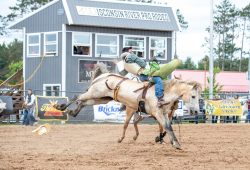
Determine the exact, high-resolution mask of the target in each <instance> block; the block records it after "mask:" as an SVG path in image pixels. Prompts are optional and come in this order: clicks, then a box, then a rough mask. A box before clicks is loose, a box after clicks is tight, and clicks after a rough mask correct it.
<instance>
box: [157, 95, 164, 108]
mask: <svg viewBox="0 0 250 170" xmlns="http://www.w3.org/2000/svg"><path fill="white" fill-rule="evenodd" d="M163 97H164V96H162V97H159V98H158V102H157V106H158V107H162V106H163V105H164V104H165V100H164V99H163Z"/></svg>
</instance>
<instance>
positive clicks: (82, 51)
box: [73, 45, 90, 55]
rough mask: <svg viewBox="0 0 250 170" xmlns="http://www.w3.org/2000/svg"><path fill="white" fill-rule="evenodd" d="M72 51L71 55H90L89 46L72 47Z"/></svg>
mask: <svg viewBox="0 0 250 170" xmlns="http://www.w3.org/2000/svg"><path fill="white" fill-rule="evenodd" d="M73 50H74V51H73V53H74V54H76V55H90V46H78V45H74V47H73Z"/></svg>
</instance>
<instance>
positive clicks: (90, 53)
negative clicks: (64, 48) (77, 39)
mask: <svg viewBox="0 0 250 170" xmlns="http://www.w3.org/2000/svg"><path fill="white" fill-rule="evenodd" d="M74 35H89V39H90V41H89V42H90V44H77V45H82V46H89V47H90V50H89V55H80V54H74ZM71 42H72V43H71V45H72V49H71V53H72V56H77V57H91V55H92V49H93V48H92V33H90V32H72V39H71Z"/></svg>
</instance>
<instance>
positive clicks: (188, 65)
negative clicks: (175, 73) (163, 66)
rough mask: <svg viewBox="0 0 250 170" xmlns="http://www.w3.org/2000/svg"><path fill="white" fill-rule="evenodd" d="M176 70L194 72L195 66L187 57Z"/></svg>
mask: <svg viewBox="0 0 250 170" xmlns="http://www.w3.org/2000/svg"><path fill="white" fill-rule="evenodd" d="M178 69H182V70H196V69H197V68H196V65H195V64H194V62H193V61H192V58H191V57H188V58H187V59H186V60H185V61H184V62H183V63H182V64H181V65H180V66H179V67H178Z"/></svg>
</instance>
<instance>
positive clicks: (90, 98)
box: [54, 63, 201, 149]
mask: <svg viewBox="0 0 250 170" xmlns="http://www.w3.org/2000/svg"><path fill="white" fill-rule="evenodd" d="M153 86H154V85H148V84H146V83H143V82H136V81H133V80H130V79H128V78H125V77H123V76H121V75H119V74H114V73H109V72H108V70H107V69H106V68H105V65H104V64H101V63H100V64H97V65H96V68H95V71H94V74H93V77H92V82H91V84H90V86H89V88H88V90H87V91H86V92H85V93H83V94H80V95H79V96H77V97H75V98H74V99H73V100H71V101H69V102H68V103H66V104H60V105H55V106H54V107H55V108H56V109H58V110H66V109H67V108H68V106H69V105H71V104H72V103H76V104H77V108H75V110H69V109H67V113H68V114H69V115H71V116H77V114H78V113H79V112H80V110H81V109H82V108H83V107H84V106H89V105H96V104H106V103H108V102H110V101H112V100H115V101H118V102H120V103H122V104H123V105H125V106H126V119H125V122H124V126H123V132H122V135H121V137H120V138H119V139H118V142H119V143H120V142H122V140H123V139H124V138H125V133H126V129H127V127H128V125H129V122H130V119H131V117H132V116H133V114H134V113H136V112H137V111H138V105H139V103H140V102H141V101H142V100H143V102H144V110H145V112H146V113H147V114H149V115H151V116H152V117H154V118H155V119H156V120H157V121H158V124H159V131H160V138H163V137H164V136H165V134H166V132H167V134H168V135H169V137H170V142H171V144H172V146H173V147H174V148H176V149H180V148H181V146H180V144H179V142H178V140H177V138H176V136H175V133H174V131H173V128H172V125H171V121H172V118H173V114H174V112H175V110H176V109H177V108H178V103H179V99H182V100H183V101H184V102H185V103H190V102H191V103H192V105H193V106H194V107H193V109H194V112H195V113H197V112H198V111H199V96H200V92H201V85H200V84H199V83H197V82H194V81H182V80H177V79H172V80H168V81H164V101H165V104H163V105H162V106H161V107H158V106H157V98H156V97H155V92H154V87H153ZM145 89H146V90H145ZM139 121H140V120H138V121H135V122H134V128H135V132H136V134H135V136H134V137H133V139H134V140H136V139H137V137H138V135H139V130H138V126H137V124H138V122H139ZM164 129H165V130H166V131H164ZM163 134H164V135H163Z"/></svg>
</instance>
